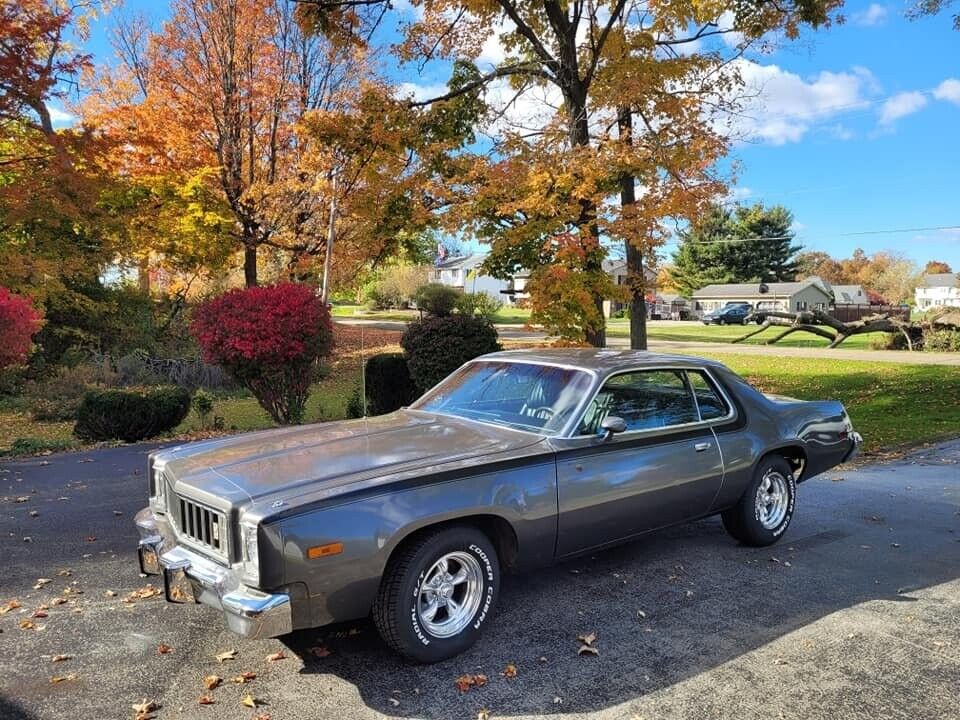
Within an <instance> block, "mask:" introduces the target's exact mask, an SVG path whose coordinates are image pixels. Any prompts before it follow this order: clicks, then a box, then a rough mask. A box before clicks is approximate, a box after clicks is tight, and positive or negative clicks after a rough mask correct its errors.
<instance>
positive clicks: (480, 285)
mask: <svg viewBox="0 0 960 720" xmlns="http://www.w3.org/2000/svg"><path fill="white" fill-rule="evenodd" d="M486 257H487V256H486V254H484V253H474V254H472V255H465V256H461V257H452V258H448V259H446V260H442V261H440V262H439V263H437V265H436V266H435V267H434V269H433V281H434V282H438V283H442V284H443V285H447V286H448V287H452V288H456V289H457V290H460V291H462V292H468V293H477V292H482V293H486V294H487V295H490V296H492V297H494V298H496V299H497V300H500V301H501V302H509V300H510V298H509V296H507V295H505V294H504V293H503V292H502V291H504V290H507V289H508V284H509V283H508V281H506V280H498V279H497V278H494V277H490V276H489V275H486V274H484V272H483V270H482V269H481V267H480V266H481V265H483V261H484V260H485V259H486Z"/></svg>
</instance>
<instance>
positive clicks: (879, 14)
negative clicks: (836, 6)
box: [853, 3, 888, 27]
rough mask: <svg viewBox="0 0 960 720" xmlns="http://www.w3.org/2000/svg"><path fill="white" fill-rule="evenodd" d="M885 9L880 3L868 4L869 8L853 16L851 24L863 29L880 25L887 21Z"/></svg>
mask: <svg viewBox="0 0 960 720" xmlns="http://www.w3.org/2000/svg"><path fill="white" fill-rule="evenodd" d="M887 14H888V12H887V8H886V6H884V5H881V4H880V3H870V6H869V7H868V8H867V9H866V10H863V11H861V12H858V13H854V14H853V22H855V23H856V24H857V25H863V26H864V27H873V26H875V25H882V24H883V23H884V21H886V19H887Z"/></svg>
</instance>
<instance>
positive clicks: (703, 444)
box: [693, 442, 710, 452]
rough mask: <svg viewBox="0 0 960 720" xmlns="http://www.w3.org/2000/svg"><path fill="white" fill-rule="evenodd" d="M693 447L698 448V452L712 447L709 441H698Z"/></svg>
mask: <svg viewBox="0 0 960 720" xmlns="http://www.w3.org/2000/svg"><path fill="white" fill-rule="evenodd" d="M693 449H694V450H696V451H697V452H703V451H704V450H709V449H710V443H708V442H698V443H697V444H696V445H694V446H693Z"/></svg>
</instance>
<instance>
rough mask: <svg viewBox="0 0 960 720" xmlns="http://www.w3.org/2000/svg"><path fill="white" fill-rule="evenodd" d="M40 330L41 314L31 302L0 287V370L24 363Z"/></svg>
mask: <svg viewBox="0 0 960 720" xmlns="http://www.w3.org/2000/svg"><path fill="white" fill-rule="evenodd" d="M39 329H40V313H39V312H37V310H36V309H35V308H34V307H33V305H32V304H31V303H30V300H29V299H27V298H25V297H23V296H22V295H14V294H13V293H12V292H10V291H9V290H7V289H6V288H3V287H0V368H5V367H9V366H10V365H19V364H20V363H22V362H24V361H25V360H26V359H27V355H28V354H29V352H30V346H31V344H32V343H31V338H32V337H33V334H34V333H35V332H36V331H37V330H39Z"/></svg>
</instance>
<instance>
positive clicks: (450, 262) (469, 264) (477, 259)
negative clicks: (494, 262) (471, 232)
mask: <svg viewBox="0 0 960 720" xmlns="http://www.w3.org/2000/svg"><path fill="white" fill-rule="evenodd" d="M486 259H487V255H486V253H473V254H472V255H459V256H457V257H451V258H447V259H446V260H444V261H443V262H440V263H437V265H436V267H437V269H438V270H455V269H457V268H462V269H464V270H473V268H475V267H477V266H478V265H480V264H481V263H482V262H483V261H484V260H486Z"/></svg>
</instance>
